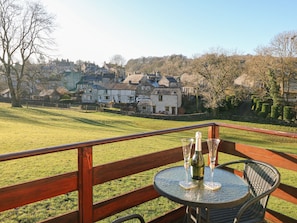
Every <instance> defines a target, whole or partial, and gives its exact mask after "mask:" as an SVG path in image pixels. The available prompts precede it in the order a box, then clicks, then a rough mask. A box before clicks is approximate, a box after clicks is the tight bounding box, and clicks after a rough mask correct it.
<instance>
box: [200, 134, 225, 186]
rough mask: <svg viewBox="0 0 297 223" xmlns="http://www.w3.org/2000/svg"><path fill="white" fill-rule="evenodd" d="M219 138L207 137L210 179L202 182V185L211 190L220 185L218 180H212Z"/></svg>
mask: <svg viewBox="0 0 297 223" xmlns="http://www.w3.org/2000/svg"><path fill="white" fill-rule="evenodd" d="M220 141H221V140H220V139H216V138H211V139H207V140H206V142H207V147H208V157H209V167H210V170H211V181H210V182H209V181H207V182H204V186H205V187H206V188H208V189H211V190H217V189H219V188H220V187H221V184H220V183H219V182H213V175H214V168H215V163H216V159H217V150H218V146H219V144H220Z"/></svg>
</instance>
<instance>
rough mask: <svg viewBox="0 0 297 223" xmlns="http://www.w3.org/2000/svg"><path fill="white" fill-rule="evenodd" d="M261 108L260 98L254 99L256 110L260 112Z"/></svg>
mask: <svg viewBox="0 0 297 223" xmlns="http://www.w3.org/2000/svg"><path fill="white" fill-rule="evenodd" d="M261 109H262V101H261V100H260V99H257V101H256V109H255V110H256V112H260V111H261Z"/></svg>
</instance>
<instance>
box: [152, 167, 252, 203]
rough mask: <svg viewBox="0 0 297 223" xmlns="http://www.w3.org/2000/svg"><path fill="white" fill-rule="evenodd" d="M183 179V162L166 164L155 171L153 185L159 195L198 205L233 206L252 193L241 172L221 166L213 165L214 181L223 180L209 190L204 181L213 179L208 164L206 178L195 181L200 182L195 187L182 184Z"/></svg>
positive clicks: (178, 201) (175, 200)
mask: <svg viewBox="0 0 297 223" xmlns="http://www.w3.org/2000/svg"><path fill="white" fill-rule="evenodd" d="M184 179H185V169H184V167H183V166H177V167H171V168H167V169H164V170H161V171H160V172H158V173H157V174H156V175H155V177H154V188H155V189H156V191H157V192H158V193H159V194H160V195H162V196H164V197H167V198H168V199H170V200H172V201H174V202H177V203H180V204H183V205H186V206H188V207H194V208H198V209H200V208H206V209H213V208H228V207H233V206H236V205H239V204H242V203H243V202H244V201H246V200H247V199H248V197H249V187H248V184H247V183H246V182H245V181H244V180H243V179H242V178H240V177H239V176H237V175H235V174H233V173H231V172H228V171H226V170H223V169H220V168H215V169H214V181H215V182H220V183H221V184H222V187H221V188H220V189H218V190H209V189H207V188H205V187H204V185H203V181H204V180H205V181H210V168H209V167H205V173H204V180H200V181H196V183H197V184H198V186H197V187H195V188H192V189H189V190H186V189H184V188H182V187H181V186H180V185H179V181H182V180H184ZM189 180H191V179H189Z"/></svg>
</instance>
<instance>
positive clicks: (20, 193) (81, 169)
mask: <svg viewBox="0 0 297 223" xmlns="http://www.w3.org/2000/svg"><path fill="white" fill-rule="evenodd" d="M204 127H208V137H209V138H210V137H219V129H220V128H221V127H226V128H231V129H237V130H243V131H250V132H257V133H263V134H269V135H275V136H280V137H289V138H297V134H296V133H286V132H280V131H271V130H265V129H257V128H252V127H246V126H238V125H232V124H225V123H205V124H199V125H191V126H185V127H180V128H172V129H165V130H158V131H153V132H147V133H139V134H132V135H127V136H120V137H114V138H107V139H100V140H93V141H87V142H81V143H75V144H69V145H61V146H55V147H48V148H41V149H36V150H29V151H23V152H17V153H11V154H2V155H0V162H4V161H8V160H14V159H21V158H25V157H31V156H38V155H42V154H47V153H55V152H61V151H66V150H77V158H78V170H77V171H75V172H70V173H65V174H61V175H58V176H52V177H48V178H45V179H39V180H34V181H31V182H27V183H23V184H19V185H13V186H7V187H4V188H0V200H1V202H0V212H2V211H4V210H8V209H12V208H16V207H19V206H22V205H25V204H29V203H33V202H36V201H40V200H44V199H47V198H51V197H54V196H58V195H62V194H66V193H69V192H72V191H78V211H72V212H70V213H65V214H64V215H62V216H58V217H54V218H52V219H48V220H44V221H43V222H44V223H45V222H46V223H52V222H61V223H66V222H73V223H75V222H78V223H91V222H95V221H98V220H101V219H104V218H105V217H108V216H111V215H113V214H115V213H118V212H120V211H123V210H126V209H127V208H131V207H133V206H135V205H139V204H142V203H144V202H147V201H149V200H152V199H155V198H156V197H158V196H159V195H158V194H157V193H156V191H155V190H154V189H153V187H152V185H148V186H146V187H144V188H139V189H136V190H135V191H131V192H128V193H126V194H122V195H119V196H117V197H114V198H110V199H107V200H105V201H100V202H98V203H93V194H92V191H93V186H95V185H99V184H102V183H105V182H108V181H111V180H115V179H118V178H121V177H125V176H129V175H132V174H136V173H140V172H143V171H147V170H151V169H153V168H157V167H161V166H164V165H167V164H172V163H176V162H179V161H181V159H182V156H181V155H180V147H177V148H172V149H168V150H166V151H161V152H155V153H151V154H145V155H142V156H139V157H133V158H129V159H126V160H121V161H116V162H114V163H107V164H103V165H99V166H93V164H92V159H93V147H94V146H97V145H103V144H109V143H116V142H121V141H127V140H133V139H140V138H145V137H151V136H156V135H164V134H170V133H176V132H182V131H187V130H193V129H199V128H204ZM202 147H203V153H206V152H207V148H206V143H205V142H204V143H203V145H202ZM219 152H220V153H226V154H230V155H234V156H237V157H240V158H250V159H257V160H261V161H264V162H268V163H270V164H272V165H274V166H277V167H281V168H284V169H288V170H292V171H295V172H296V171H297V162H296V161H297V155H295V154H288V153H282V152H276V151H273V150H269V149H261V148H258V147H256V146H250V145H243V144H240V143H236V142H229V141H225V140H224V139H222V143H221V144H220V148H219ZM160 157H162V159H160ZM152 160H153V161H154V162H152ZM136 161H137V162H136ZM135 163H138V165H134V164H135ZM115 164H116V165H115ZM115 168H116V169H115ZM55 185H59V186H58V187H56V186H55ZM296 194H297V189H296V188H295V187H292V186H290V185H286V184H283V183H281V185H280V187H279V188H278V189H277V190H276V191H275V192H274V193H273V196H276V197H278V198H280V199H282V200H285V201H288V202H291V203H293V204H297V199H296ZM172 213H174V216H175V218H176V217H177V216H179V217H181V218H182V214H183V213H184V209H177V210H174V211H173V212H172ZM266 217H267V219H269V220H272V221H276V219H277V220H278V221H281V220H286V221H287V222H290V221H294V220H295V219H292V218H290V217H288V216H285V215H283V214H280V213H277V212H275V211H272V210H268V211H267V214H266ZM166 219H167V221H168V219H171V217H170V214H165V215H164V216H160V217H159V218H157V219H155V220H152V221H151V222H154V223H156V222H166Z"/></svg>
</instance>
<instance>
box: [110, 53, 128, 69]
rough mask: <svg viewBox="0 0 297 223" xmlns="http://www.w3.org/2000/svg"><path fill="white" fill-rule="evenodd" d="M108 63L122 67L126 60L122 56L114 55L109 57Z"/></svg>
mask: <svg viewBox="0 0 297 223" xmlns="http://www.w3.org/2000/svg"><path fill="white" fill-rule="evenodd" d="M110 63H112V64H116V65H118V66H121V67H123V66H124V65H125V64H126V59H125V58H124V57H123V56H122V55H120V54H116V55H113V56H112V57H111V59H110Z"/></svg>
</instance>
